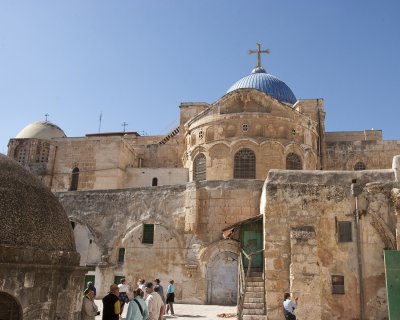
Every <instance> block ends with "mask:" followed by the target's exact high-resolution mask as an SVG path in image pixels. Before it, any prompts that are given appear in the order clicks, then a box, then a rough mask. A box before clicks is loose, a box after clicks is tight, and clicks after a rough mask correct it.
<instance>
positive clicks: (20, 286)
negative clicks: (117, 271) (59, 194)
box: [0, 155, 87, 320]
mask: <svg viewBox="0 0 400 320" xmlns="http://www.w3.org/2000/svg"><path fill="white" fill-rule="evenodd" d="M86 271H87V269H86V268H84V267H79V253H78V252H77V251H76V249H75V241H74V238H73V234H72V228H71V225H70V222H69V220H68V217H67V215H66V214H65V211H64V209H63V208H62V206H61V205H60V203H59V202H58V200H57V198H56V197H55V196H54V195H53V194H52V193H51V192H50V191H49V190H48V188H47V187H46V186H44V185H43V184H42V183H41V182H40V181H39V179H38V178H37V177H35V176H33V175H32V174H31V173H29V172H28V171H26V170H25V169H24V168H23V167H22V166H21V165H19V164H18V163H16V162H15V161H12V160H10V159H9V158H7V157H5V156H3V155H0V319H7V320H21V319H29V320H39V319H63V320H64V319H65V320H77V319H80V308H81V303H82V302H81V301H82V298H83V296H82V287H83V280H84V275H85V273H86Z"/></svg>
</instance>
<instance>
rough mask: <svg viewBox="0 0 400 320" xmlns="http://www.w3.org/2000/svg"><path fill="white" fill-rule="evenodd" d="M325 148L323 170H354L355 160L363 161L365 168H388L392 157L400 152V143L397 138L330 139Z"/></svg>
mask: <svg viewBox="0 0 400 320" xmlns="http://www.w3.org/2000/svg"><path fill="white" fill-rule="evenodd" d="M326 150H327V154H326V155H327V157H326V162H325V167H324V170H354V165H355V164H356V163H357V162H363V163H364V164H365V166H366V169H367V170H376V169H389V168H391V166H392V160H393V157H394V156H396V155H398V154H400V143H399V141H397V140H396V141H389V140H387V141H384V140H359V141H330V142H327V144H326Z"/></svg>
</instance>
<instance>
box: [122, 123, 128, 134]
mask: <svg viewBox="0 0 400 320" xmlns="http://www.w3.org/2000/svg"><path fill="white" fill-rule="evenodd" d="M127 125H128V124H127V123H126V122H125V121H124V122H123V123H122V124H121V126H123V127H124V132H125V129H126V126H127Z"/></svg>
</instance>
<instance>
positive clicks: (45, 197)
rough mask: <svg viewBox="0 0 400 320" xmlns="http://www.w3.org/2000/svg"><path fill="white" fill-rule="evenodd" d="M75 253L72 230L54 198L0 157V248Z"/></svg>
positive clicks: (25, 174) (16, 167)
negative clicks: (9, 247)
mask: <svg viewBox="0 0 400 320" xmlns="http://www.w3.org/2000/svg"><path fill="white" fill-rule="evenodd" d="M1 246H16V247H24V248H35V249H43V250H46V251H75V241H74V238H73V233H72V227H71V224H70V222H69V220H68V217H67V214H66V213H65V211H64V209H63V207H62V206H61V204H60V203H59V202H58V200H57V198H56V197H55V196H54V195H53V193H51V192H50V190H49V189H48V188H47V187H46V186H45V185H44V184H42V182H41V181H40V180H39V179H38V178H37V177H35V176H34V175H32V174H31V173H29V172H28V171H27V170H25V169H24V168H23V167H22V166H21V165H19V164H18V163H17V162H15V161H13V160H11V159H10V158H8V157H6V156H4V155H2V154H0V247H1Z"/></svg>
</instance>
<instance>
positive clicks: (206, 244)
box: [8, 64, 400, 319]
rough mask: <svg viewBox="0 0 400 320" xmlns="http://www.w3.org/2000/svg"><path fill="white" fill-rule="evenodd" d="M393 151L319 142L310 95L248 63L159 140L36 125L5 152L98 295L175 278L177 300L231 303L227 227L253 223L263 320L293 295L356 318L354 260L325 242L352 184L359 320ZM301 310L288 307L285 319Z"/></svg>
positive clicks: (379, 142) (366, 143)
mask: <svg viewBox="0 0 400 320" xmlns="http://www.w3.org/2000/svg"><path fill="white" fill-rule="evenodd" d="M398 154H400V141H385V140H383V138H382V131H380V130H366V131H349V132H326V130H325V111H324V101H323V99H304V100H302V99H297V98H296V97H295V96H294V94H293V92H292V91H291V89H290V88H289V87H288V86H287V85H286V84H285V83H284V82H283V81H281V80H279V79H278V78H276V77H274V76H272V75H270V74H268V73H267V72H266V71H265V69H264V68H262V67H261V65H260V64H258V65H257V66H256V67H255V68H254V70H253V71H252V73H251V74H250V75H248V76H246V77H244V78H242V79H240V80H239V81H237V82H236V83H234V84H233V85H232V86H231V87H230V88H229V89H228V91H227V93H226V94H224V95H223V96H222V97H221V98H220V99H219V100H217V101H215V102H213V103H211V104H207V103H194V102H185V103H182V104H181V105H180V121H179V125H178V126H177V127H176V128H175V129H174V130H172V131H171V132H169V133H168V134H166V135H162V136H141V135H139V134H138V133H136V132H112V133H94V134H87V135H86V136H84V137H67V136H66V135H65V133H64V132H63V130H62V129H61V128H59V127H57V126H56V125H55V124H52V123H50V122H48V121H42V122H35V123H33V124H30V125H28V126H27V127H26V128H24V129H23V130H22V131H21V132H20V133H19V134H18V135H17V136H16V137H15V138H13V139H11V140H10V142H9V145H8V156H9V157H10V158H12V159H15V160H16V161H18V162H19V163H20V164H21V165H23V166H25V167H26V168H28V169H29V170H30V171H31V172H33V173H35V174H36V175H37V176H38V177H39V178H40V179H41V180H42V181H43V182H44V184H46V185H47V186H48V187H49V188H50V189H51V190H52V191H53V192H54V193H55V194H56V196H57V197H58V199H59V200H60V202H61V204H62V205H63V206H64V208H65V210H66V212H67V214H68V216H69V219H70V221H71V225H72V227H73V231H74V235H75V241H76V246H77V251H78V252H79V253H80V255H81V258H80V259H81V260H80V264H81V265H82V266H86V267H88V268H89V272H88V274H87V276H88V279H89V278H90V277H91V278H92V279H93V278H94V281H95V285H96V286H97V288H98V291H99V295H103V294H105V293H106V291H107V288H108V286H109V285H110V284H111V283H113V282H114V281H116V280H118V279H119V277H126V278H127V280H128V282H130V283H131V284H135V283H136V281H137V279H138V278H145V279H148V280H153V279H154V278H156V277H157V278H160V279H161V280H162V283H164V285H165V284H166V283H167V280H169V279H170V278H172V279H174V280H175V283H176V284H177V292H176V297H177V300H178V301H181V302H185V303H212V304H236V302H237V296H238V292H237V290H238V289H237V281H238V280H237V274H238V260H239V259H240V258H239V256H240V251H241V248H243V247H244V243H243V241H242V240H241V236H243V233H242V234H241V233H240V232H237V231H238V230H240V228H241V226H243V224H242V223H243V221H251V219H253V218H255V217H257V216H259V215H262V216H263V219H262V221H263V232H262V233H263V235H262V239H263V240H262V243H261V244H258V245H259V246H260V245H261V247H262V248H263V249H264V258H263V261H262V263H261V269H262V271H263V279H264V281H265V286H264V287H265V291H264V294H263V296H264V298H263V299H262V300H263V304H264V306H263V311H262V312H261V313H262V315H264V316H268V319H280V318H281V316H282V315H281V312H282V311H281V307H280V306H281V300H282V296H283V292H285V291H293V292H296V294H299V295H300V297H301V299H302V300H303V301H305V302H304V304H303V305H306V306H307V304H308V307H310V306H311V304H312V297H314V296H315V295H316V296H317V297H319V298H318V299H319V300H318V301H319V302H318V305H317V306H315V307H313V308H314V309H315V312H313V313H312V315H310V314H308V315H307V316H306V318H307V319H326V318H327V313H329V314H330V315H334V316H333V317H331V316H329V318H330V319H339V318H340V316H339V315H340V314H342V313H343V312H349V310H350V307H351V306H353V307H354V306H355V305H357V306H358V307H357V308H356V309H355V311H352V314H354V316H353V315H352V316H353V318H354V319H356V318H357V312H359V311H360V309H361V307H360V303H359V302H357V301H358V300H357V298H356V296H357V290H358V292H359V285H358V284H357V283H359V277H360V274H359V273H357V272H356V270H355V269H356V268H355V265H357V261H350V260H351V257H353V254H354V250H355V249H354V245H355V241H353V240H352V241H349V242H351V244H349V243H346V244H344V245H341V244H338V243H337V225H338V224H337V222H338V221H342V220H344V221H353V220H352V218H351V217H350V215H351V214H352V212H353V211H354V197H352V196H351V194H350V185H351V184H352V181H353V180H356V181H357V183H360V184H361V188H362V190H363V191H362V192H363V197H364V198H369V197H370V198H371V199H369V200H368V203H369V205H365V203H364V206H365V207H364V208H363V210H364V211H365V214H366V217H368V216H369V212H373V214H375V215H377V216H378V217H377V218H376V219H375V218H372V216H373V214H372V213H371V219H372V220H371V221H370V224H367V223H366V226H364V228H365V229H364V230H363V231H362V234H361V240H360V241H359V242H357V243H358V246H359V247H362V248H364V250H367V251H368V259H367V258H363V262H362V263H363V265H365V268H366V269H367V271H366V272H364V273H363V274H362V277H363V281H364V282H367V283H368V285H367V289H366V290H367V294H366V299H365V300H364V302H363V304H364V307H365V312H366V313H368V314H370V315H371V316H370V319H383V317H384V316H385V315H386V314H387V309H386V308H387V305H386V302H385V301H384V300H385V298H384V294H383V293H382V291H383V292H385V283H384V267H383V261H382V256H381V255H382V250H383V249H384V248H391V249H397V244H396V243H397V241H396V237H395V234H396V230H397V229H396V228H397V217H396V215H395V213H396V211H395V209H394V208H396V205H395V204H394V202H393V197H391V196H390V194H391V192H394V191H392V189H395V187H396V183H397V181H398V180H397V175H396V172H397V171H396V168H395V167H393V166H392V161H393V157H394V156H396V155H398ZM397 168H398V167H397ZM276 169H278V170H276ZM371 183H378V186H376V185H373V186H370V184H371ZM379 183H380V184H384V186H380V185H379ZM335 217H336V218H335ZM374 217H375V216H374ZM249 219H250V220H249ZM332 219H333V220H332ZM368 219H369V218H368ZM374 219H375V220H376V221H378V222H379V223H380V224H379V223H378V222H376V221H375V220H374ZM332 221H333V222H332ZM335 221H336V222H335ZM374 221H375V222H374ZM353 222H354V221H353ZM374 223H375V224H377V223H378V225H379V226H380V227H379V226H378V227H374V226H373V224H374ZM231 226H235V227H234V228H232V232H233V231H235V232H233V235H232V236H228V237H225V238H226V239H224V237H223V236H222V230H229V228H230V227H231ZM234 229H235V230H234ZM350 230H352V231H353V233H354V232H355V231H354V230H355V224H354V223H352V224H351V226H350ZM377 230H380V231H377ZM382 230H384V231H382ZM379 232H380V233H379ZM382 234H383V235H382ZM388 238H390V239H391V242H390V243H387V241H388V240H387V239H388ZM335 239H336V240H335ZM352 239H354V236H353V238H352ZM385 239H386V240H385ZM325 250H327V251H328V252H330V253H329V254H328V253H322V252H325ZM369 253H371V254H369ZM365 257H367V255H366V256H365ZM347 259H349V261H350V262H346V261H347ZM346 263H347V265H346ZM335 275H337V276H340V277H344V279H345V280H344V286H345V287H346V290H345V293H343V294H342V295H340V297H339V298H337V297H338V296H337V295H335V294H332V290H331V286H332V283H331V282H332V277H331V276H335ZM340 277H339V278H340ZM339 278H338V279H339ZM335 279H336V278H335ZM340 279H342V278H340ZM357 281H358V282H357ZM315 290H316V291H315ZM302 294H303V295H302ZM314 309H313V310H314ZM305 310H306V309H302V307H301V306H299V314H302V315H305V314H306V311H305ZM307 312H308V311H307ZM349 319H350V318H349Z"/></svg>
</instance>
